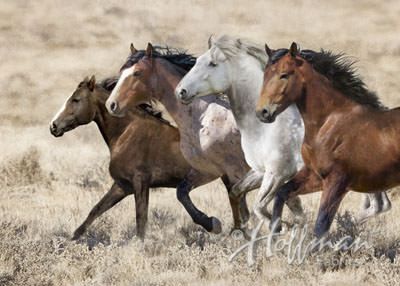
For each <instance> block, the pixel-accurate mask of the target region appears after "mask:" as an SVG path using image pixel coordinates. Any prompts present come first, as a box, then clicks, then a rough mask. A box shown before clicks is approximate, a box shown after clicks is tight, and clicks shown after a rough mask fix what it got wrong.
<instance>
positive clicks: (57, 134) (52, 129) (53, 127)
mask: <svg viewBox="0 0 400 286" xmlns="http://www.w3.org/2000/svg"><path fill="white" fill-rule="evenodd" d="M50 133H51V134H52V135H53V136H54V137H61V136H63V135H64V131H63V130H62V129H60V128H58V127H57V124H56V123H55V122H51V123H50Z"/></svg>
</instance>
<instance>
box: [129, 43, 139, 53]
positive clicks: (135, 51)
mask: <svg viewBox="0 0 400 286" xmlns="http://www.w3.org/2000/svg"><path fill="white" fill-rule="evenodd" d="M130 48H131V53H132V54H136V53H137V50H136V48H135V47H134V46H133V43H131V47H130Z"/></svg>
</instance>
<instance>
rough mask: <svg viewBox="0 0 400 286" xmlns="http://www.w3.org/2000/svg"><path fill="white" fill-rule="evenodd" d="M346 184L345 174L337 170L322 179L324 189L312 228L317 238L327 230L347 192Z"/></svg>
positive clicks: (347, 181) (347, 182)
mask: <svg viewBox="0 0 400 286" xmlns="http://www.w3.org/2000/svg"><path fill="white" fill-rule="evenodd" d="M348 184H349V180H348V179H347V176H346V175H345V174H343V173H342V172H338V171H333V172H332V173H331V174H329V175H328V176H327V177H326V178H325V179H324V181H323V187H324V190H323V192H322V196H321V202H320V207H319V211H318V217H317V221H316V223H315V228H314V233H315V235H316V236H317V237H318V238H320V237H322V236H324V235H325V234H326V233H327V232H328V231H329V228H330V227H331V224H332V221H333V218H334V217H335V214H336V212H337V210H338V208H339V205H340V203H341V201H342V200H343V198H344V196H345V195H346V193H347V192H348Z"/></svg>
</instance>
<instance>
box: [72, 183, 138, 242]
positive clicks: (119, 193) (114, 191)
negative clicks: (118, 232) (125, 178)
mask: <svg viewBox="0 0 400 286" xmlns="http://www.w3.org/2000/svg"><path fill="white" fill-rule="evenodd" d="M130 194H132V192H130V191H129V190H123V189H122V188H121V187H120V186H119V185H118V184H117V183H115V182H114V184H113V185H112V186H111V188H110V190H109V191H108V192H107V193H106V194H105V195H104V196H103V198H102V199H101V200H100V201H99V202H98V203H97V204H96V205H95V206H94V207H93V208H92V210H91V211H90V213H89V215H88V217H87V218H86V219H85V221H84V222H83V223H82V224H81V225H80V226H79V227H78V228H77V229H76V230H75V232H74V236H73V237H72V240H77V239H78V238H79V237H80V236H81V235H82V234H83V233H84V232H85V231H86V230H87V228H88V227H89V226H90V225H91V224H92V223H93V221H94V220H95V219H96V218H98V217H99V216H100V215H101V214H103V213H104V212H106V211H107V210H109V209H110V208H112V207H113V206H114V205H115V204H117V203H118V202H120V201H121V200H122V199H123V198H125V197H126V196H128V195H130Z"/></svg>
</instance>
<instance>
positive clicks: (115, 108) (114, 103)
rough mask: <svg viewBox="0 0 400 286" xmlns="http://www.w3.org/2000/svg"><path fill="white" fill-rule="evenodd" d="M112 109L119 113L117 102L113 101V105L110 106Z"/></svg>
mask: <svg viewBox="0 0 400 286" xmlns="http://www.w3.org/2000/svg"><path fill="white" fill-rule="evenodd" d="M110 108H111V111H113V112H114V111H117V109H118V104H117V103H116V102H115V101H113V102H111V104H110Z"/></svg>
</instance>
